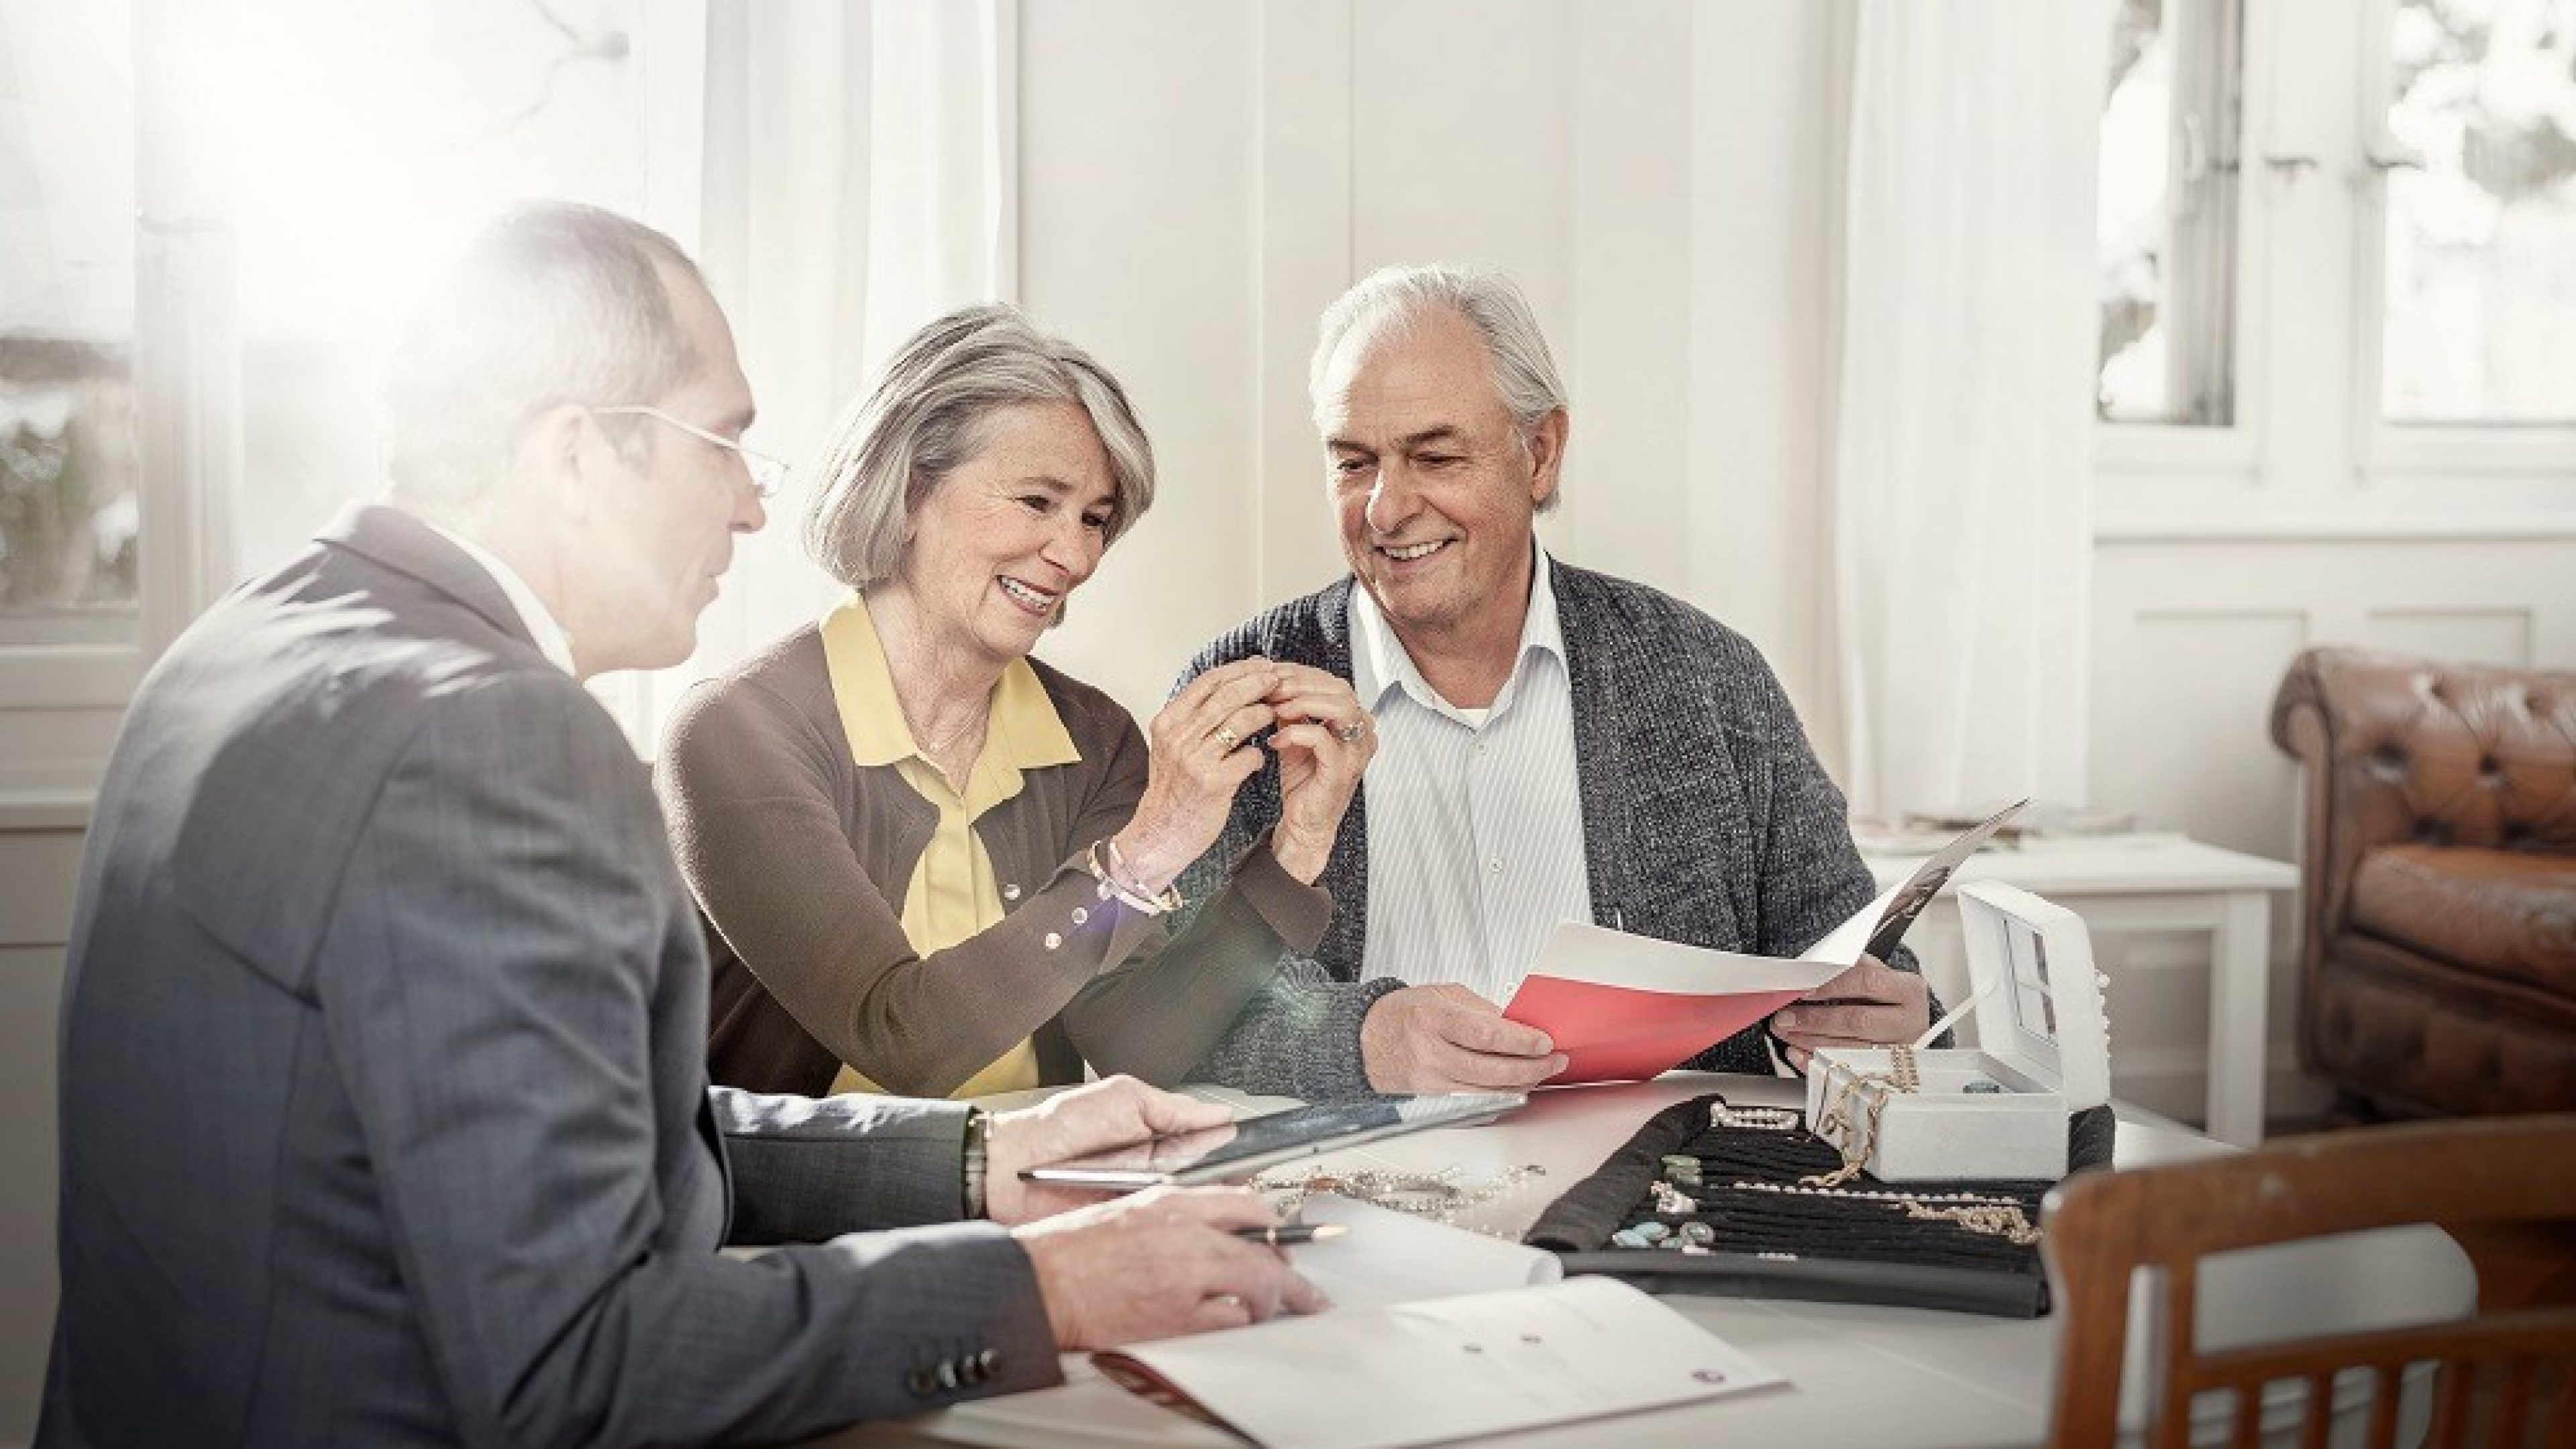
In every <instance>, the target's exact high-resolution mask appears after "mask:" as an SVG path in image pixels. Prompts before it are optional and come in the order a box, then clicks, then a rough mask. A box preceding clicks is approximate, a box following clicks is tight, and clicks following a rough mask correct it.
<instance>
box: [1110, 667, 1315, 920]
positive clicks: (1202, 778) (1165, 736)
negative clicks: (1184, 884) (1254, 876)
mask: <svg viewBox="0 0 2576 1449" xmlns="http://www.w3.org/2000/svg"><path fill="white" fill-rule="evenodd" d="M1280 674H1281V669H1280V666H1279V665H1276V664H1273V663H1271V662H1270V661H1269V660H1267V659H1264V658H1262V657H1261V656H1260V655H1257V654H1256V655H1253V656H1251V657H1250V658H1247V659H1238V660H1235V661H1234V662H1233V663H1231V664H1221V665H1218V666H1217V667H1216V668H1214V669H1211V670H1209V671H1208V672H1207V673H1205V674H1202V675H1200V676H1199V677H1198V678H1196V679H1193V680H1191V681H1190V682H1189V683H1188V684H1186V685H1183V686H1182V687H1181V692H1180V693H1178V694H1175V695H1173V696H1172V698H1171V701H1170V702H1169V703H1167V704H1165V705H1164V706H1163V707H1162V709H1161V710H1160V711H1158V712H1156V714H1155V715H1154V722H1153V723H1152V724H1151V725H1148V726H1147V727H1146V729H1145V737H1146V739H1147V741H1149V742H1150V743H1151V745H1152V746H1153V758H1152V760H1151V762H1150V763H1149V764H1148V765H1147V767H1146V769H1147V773H1146V776H1145V795H1144V798H1143V799H1141V800H1138V801H1137V802H1136V814H1135V816H1134V817H1133V818H1132V819H1130V820H1129V821H1128V822H1127V827H1126V828H1125V829H1123V830H1121V831H1119V832H1118V834H1117V837H1116V841H1115V843H1116V845H1117V847H1118V858H1119V861H1120V862H1121V864H1122V865H1123V866H1124V868H1125V870H1126V872H1127V877H1128V880H1127V883H1128V884H1129V885H1133V886H1136V887H1138V888H1140V889H1142V890H1145V891H1148V892H1152V891H1160V890H1161V889H1163V887H1165V886H1167V885H1170V884H1171V883H1172V881H1173V879H1174V878H1175V877H1177V876H1179V875H1180V873H1181V872H1182V871H1183V870H1185V869H1187V868H1188V866H1189V863H1190V862H1191V861H1194V860H1196V859H1198V858H1199V857H1200V856H1201V855H1203V854H1205V853H1206V852H1207V848H1208V847H1209V846H1211V845H1214V844H1215V843H1216V837H1217V834H1218V832H1220V831H1222V830H1224V829H1225V817H1226V814H1227V812H1228V811H1230V810H1232V809H1233V808H1234V792H1235V790H1236V789H1237V788H1238V787H1239V786H1241V785H1242V784H1243V782H1244V781H1245V780H1248V779H1250V778H1251V777H1252V774H1253V772H1254V771H1256V770H1258V769H1260V768H1261V761H1262V758H1263V757H1262V753H1261V750H1260V749H1259V748H1258V747H1256V746H1254V745H1253V744H1252V737H1253V736H1254V735H1255V734H1257V733H1259V732H1260V731H1262V730H1265V729H1268V728H1269V727H1270V726H1271V725H1272V724H1273V723H1274V722H1276V721H1277V719H1278V717H1279V716H1278V711H1277V710H1276V709H1274V708H1273V707H1272V706H1271V703H1270V700H1271V696H1272V695H1273V694H1275V693H1277V692H1278V690H1279V687H1280Z"/></svg>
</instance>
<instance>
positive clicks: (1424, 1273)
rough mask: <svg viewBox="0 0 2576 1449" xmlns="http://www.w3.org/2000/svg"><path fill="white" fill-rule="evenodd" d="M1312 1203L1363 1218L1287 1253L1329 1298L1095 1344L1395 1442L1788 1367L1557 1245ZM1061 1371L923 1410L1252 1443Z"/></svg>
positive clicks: (1033, 1429) (1305, 1442) (1241, 1423)
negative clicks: (1328, 1306)
mask: <svg viewBox="0 0 2576 1449" xmlns="http://www.w3.org/2000/svg"><path fill="white" fill-rule="evenodd" d="M1301 1216H1302V1217H1303V1218H1304V1220H1305V1221H1308V1222H1317V1223H1324V1222H1341V1223H1348V1224H1350V1225H1351V1228H1352V1231H1351V1233H1350V1234H1349V1235H1348V1236H1347V1237H1344V1238H1341V1239H1338V1240H1336V1241H1333V1242H1327V1243H1314V1244H1310V1245H1308V1246H1305V1247H1301V1248H1297V1249H1294V1250H1292V1252H1293V1255H1294V1257H1295V1259H1296V1262H1297V1266H1298V1269H1299V1271H1300V1272H1303V1273H1304V1274H1305V1275H1306V1276H1307V1277H1308V1278H1309V1279H1311V1280H1313V1282H1314V1283H1315V1285H1316V1286H1317V1287H1319V1288H1321V1289H1323V1290H1324V1292H1325V1293H1326V1294H1328V1295H1330V1296H1331V1298H1332V1300H1333V1302H1334V1305H1335V1306H1334V1308H1333V1310H1332V1311H1331V1312H1329V1313H1324V1314H1318V1315H1316V1316H1314V1317H1311V1318H1289V1319H1280V1320H1275V1321H1273V1322H1271V1323H1267V1324H1262V1325H1259V1326H1257V1327H1253V1328H1244V1329H1237V1330H1234V1331H1232V1332H1229V1333H1216V1334H1202V1335H1198V1336H1195V1337H1191V1338H1176V1339H1167V1340H1164V1341H1162V1342H1159V1343H1152V1344H1141V1345H1136V1346H1134V1347H1131V1348H1129V1349H1126V1350H1123V1351H1121V1352H1120V1353H1118V1354H1115V1355H1106V1354H1104V1355H1101V1356H1100V1357H1102V1358H1103V1359H1104V1360H1107V1361H1109V1362H1110V1363H1111V1365H1112V1366H1113V1367H1114V1369H1115V1371H1116V1372H1118V1373H1119V1374H1121V1375H1122V1376H1125V1377H1128V1378H1130V1379H1131V1380H1133V1381H1139V1382H1151V1383H1154V1384H1156V1385H1157V1386H1158V1387H1159V1389H1160V1390H1161V1391H1162V1392H1164V1393H1166V1394H1171V1395H1176V1396H1186V1397H1187V1398H1189V1399H1191V1400H1193V1401H1195V1402H1196V1403H1197V1404H1198V1405H1199V1406H1200V1407H1201V1408H1202V1409H1203V1410H1205V1411H1206V1412H1207V1413H1209V1414H1210V1415H1212V1416H1213V1417H1216V1418H1218V1419H1222V1420H1224V1421H1225V1422H1227V1423H1229V1424H1232V1425H1234V1426H1235V1427H1236V1428H1238V1429H1240V1430H1242V1431H1243V1433H1244V1435H1245V1436H1246V1437H1249V1438H1251V1439H1253V1440H1255V1441H1256V1442H1258V1443H1261V1444H1265V1445H1270V1446H1273V1449H1292V1446H1294V1449H1393V1446H1398V1445H1406V1444H1427V1443H1434V1442H1437V1441H1440V1440H1444V1439H1453V1438H1459V1437H1463V1436H1466V1435H1471V1434H1480V1433H1492V1432H1495V1431H1498V1430H1502V1429H1509V1428H1517V1427H1524V1426H1531V1425H1538V1424H1549V1423H1559V1422H1564V1421H1567V1420H1571V1419H1580V1418H1589V1417H1593V1416H1595V1415H1601V1414H1612V1413H1621V1412H1626V1411H1629V1410H1634V1409H1642V1408H1649V1407H1654V1406H1657V1405H1661V1404H1669V1403H1681V1402H1685V1401H1687V1400H1690V1399H1697V1398H1706V1397H1711V1396H1713V1395H1716V1394H1722V1393H1732V1392H1737V1391H1740V1390H1744V1389H1751V1388H1758V1387H1761V1386H1763V1385H1766V1384H1773V1383H1778V1382H1780V1379H1779V1376H1778V1375H1776V1374H1773V1373H1771V1372H1770V1371H1769V1370H1767V1369H1765V1368H1763V1367H1762V1366H1761V1365H1759V1364H1757V1363H1755V1362H1754V1361H1753V1360H1751V1359H1749V1358H1746V1357H1745V1356H1744V1355H1743V1354H1741V1353H1738V1352H1737V1351H1735V1350H1734V1349H1733V1348H1731V1347H1729V1346H1728V1345H1727V1344H1725V1343H1724V1342H1722V1341H1721V1340H1719V1339H1717V1338H1715V1337H1714V1336H1712V1335H1710V1334H1709V1333H1707V1332H1706V1331H1705V1330H1702V1329H1701V1328H1699V1327H1698V1326H1696V1325H1694V1324H1692V1323H1691V1322H1690V1321H1689V1320H1687V1319H1685V1318H1683V1317H1681V1316H1680V1315H1679V1314H1677V1313H1674V1312H1673V1311H1672V1310H1671V1309H1669V1308H1666V1307H1664V1306H1663V1305H1662V1304H1660V1303H1657V1302H1655V1301H1654V1300H1653V1299H1652V1298H1649V1297H1647V1296H1646V1295H1644V1294H1642V1293H1639V1292H1637V1291H1636V1290H1635V1289H1632V1288H1629V1287H1627V1286H1626V1285H1624V1284H1620V1283H1616V1282H1613V1281H1610V1280H1606V1279H1590V1278H1588V1279H1582V1280H1578V1281H1575V1282H1571V1283H1568V1282H1563V1281H1561V1279H1562V1270H1561V1269H1560V1268H1559V1267H1558V1265H1557V1260H1556V1258H1555V1256H1554V1255H1552V1254H1549V1253H1545V1252H1541V1251H1539V1250H1538V1249H1535V1248H1528V1247H1523V1246H1521V1245H1520V1244H1517V1243H1509V1242H1504V1241H1502V1240H1500V1239H1497V1238H1490V1237H1485V1236H1482V1235H1479V1234H1475V1233H1469V1232H1464V1231H1461V1230H1459V1229H1456V1228H1451V1227H1446V1226H1443V1225H1441V1224H1438V1223H1431V1222H1425V1221H1423V1220H1421V1219H1418V1218H1412V1217H1407V1216H1405V1215H1403V1214H1401V1213H1394V1212H1389V1211H1387V1210H1385V1209H1383V1208H1378V1207H1373V1206H1371V1205H1369V1204H1366V1203H1359V1202H1353V1201H1350V1200H1348V1199H1345V1198H1338V1197H1331V1196H1317V1197H1312V1198H1309V1199H1307V1200H1306V1203H1305V1208H1304V1211H1303V1212H1302V1213H1301ZM1471 1344H1472V1345H1475V1347H1473V1348H1470V1347H1469V1345H1471ZM1065 1377H1066V1382H1065V1384H1064V1385H1063V1386H1061V1387H1059V1388H1053V1389H1041V1390H1038V1391H1036V1392H1034V1393H1026V1394H1015V1395H1012V1396H1009V1397H1006V1398H999V1399H985V1400H980V1401H977V1402H975V1403H970V1404H961V1405H959V1406H957V1407H955V1408H953V1409H949V1410H946V1411H944V1412H942V1413H940V1414H938V1415H935V1416H932V1417H931V1418H929V1419H926V1420H924V1421H923V1423H922V1425H921V1427H922V1428H923V1429H925V1430H926V1431H928V1432H929V1433H931V1434H934V1435H936V1436H938V1437H940V1438H943V1439H951V1440H955V1441H958V1442H962V1443H969V1444H986V1445H998V1446H1036V1445H1070V1446H1083V1445H1095V1444H1097V1445H1107V1444H1133V1445H1144V1446H1171V1449H1240V1446H1241V1444H1242V1442H1243V1440H1242V1439H1241V1438H1237V1437H1236V1436H1235V1435H1233V1434H1229V1433H1226V1432H1225V1431H1223V1430H1221V1429H1218V1428H1216V1427H1215V1426H1213V1425H1211V1424H1208V1423H1204V1422H1201V1421H1199V1420H1197V1419H1194V1418H1191V1417H1189V1416H1187V1415H1185V1414H1182V1413H1177V1412H1173V1411H1171V1410H1167V1409H1163V1408H1158V1407H1156V1406H1155V1404H1153V1403H1152V1402H1150V1401H1148V1400H1147V1399H1146V1398H1144V1397H1141V1396H1139V1395H1138V1394H1134V1393H1130V1392H1128V1391H1127V1390H1125V1389H1122V1388H1120V1387H1119V1386H1118V1385H1117V1384H1115V1383H1113V1382H1110V1381H1109V1380H1108V1379H1106V1378H1104V1377H1103V1376H1102V1375H1101V1373H1100V1371H1099V1370H1098V1369H1096V1368H1095V1367H1093V1366H1092V1365H1091V1363H1090V1362H1089V1361H1087V1360H1086V1359H1084V1358H1082V1357H1081V1356H1079V1355H1068V1356H1067V1357H1066V1360H1065Z"/></svg>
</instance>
